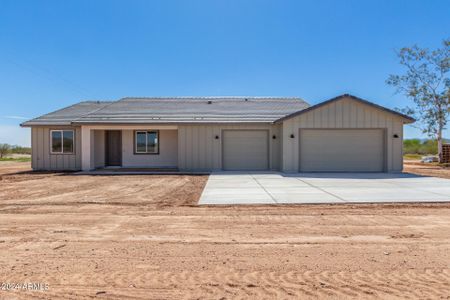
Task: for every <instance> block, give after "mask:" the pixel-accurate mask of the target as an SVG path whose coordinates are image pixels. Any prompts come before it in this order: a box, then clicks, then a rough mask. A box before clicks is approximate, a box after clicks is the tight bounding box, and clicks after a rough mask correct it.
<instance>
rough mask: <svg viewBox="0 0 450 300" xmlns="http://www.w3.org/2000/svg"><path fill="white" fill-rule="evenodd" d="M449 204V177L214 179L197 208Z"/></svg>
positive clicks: (276, 175) (229, 176) (225, 174)
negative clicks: (246, 205) (259, 205)
mask: <svg viewBox="0 0 450 300" xmlns="http://www.w3.org/2000/svg"><path fill="white" fill-rule="evenodd" d="M446 201H450V179H442V178H435V177H425V176H417V175H411V174H389V173H301V174H281V173H275V172H271V173H236V172H217V173H213V174H211V175H210V177H209V179H208V182H207V184H206V186H205V189H204V190H203V193H202V195H201V197H200V201H199V204H282V203H386V202H446Z"/></svg>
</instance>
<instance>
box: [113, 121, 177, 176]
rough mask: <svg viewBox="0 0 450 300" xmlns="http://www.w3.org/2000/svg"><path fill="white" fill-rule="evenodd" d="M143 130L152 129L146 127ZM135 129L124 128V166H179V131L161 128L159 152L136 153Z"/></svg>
mask: <svg viewBox="0 0 450 300" xmlns="http://www.w3.org/2000/svg"><path fill="white" fill-rule="evenodd" d="M142 130H152V129H145V128H143V129H142ZM134 132H135V130H122V166H123V167H151V168H176V167H177V166H178V131H177V130H159V153H158V154H136V153H134V143H135V137H134Z"/></svg>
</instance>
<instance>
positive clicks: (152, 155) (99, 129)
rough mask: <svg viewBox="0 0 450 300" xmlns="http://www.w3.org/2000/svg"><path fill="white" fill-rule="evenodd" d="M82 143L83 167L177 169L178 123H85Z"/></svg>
mask: <svg viewBox="0 0 450 300" xmlns="http://www.w3.org/2000/svg"><path fill="white" fill-rule="evenodd" d="M147 136H148V137H147ZM150 139H151V141H150ZM81 144H82V149H81V167H82V170H83V171H92V170H98V171H103V172H109V173H110V172H112V170H113V169H111V168H110V167H116V168H119V170H121V171H122V172H124V171H128V172H131V171H133V169H136V170H134V172H138V171H139V172H141V171H143V170H144V169H146V170H147V171H149V170H157V171H164V170H166V171H168V172H171V171H173V170H177V169H178V128H177V126H168V125H160V126H148V125H142V126H120V125H108V126H106V125H105V126H101V125H95V126H82V127H81ZM147 150H148V151H147ZM113 172H115V171H113Z"/></svg>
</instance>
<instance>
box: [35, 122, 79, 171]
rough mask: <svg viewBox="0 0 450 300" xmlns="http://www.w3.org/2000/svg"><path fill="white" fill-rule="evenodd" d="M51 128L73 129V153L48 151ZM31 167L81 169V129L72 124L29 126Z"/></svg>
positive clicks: (38, 168) (40, 168)
mask: <svg viewBox="0 0 450 300" xmlns="http://www.w3.org/2000/svg"><path fill="white" fill-rule="evenodd" d="M51 130H73V131H74V134H75V145H74V153H71V154H56V153H50V152H51V151H50V149H51V139H50V131H51ZM31 167H32V168H33V170H79V169H81V129H80V127H72V126H51V127H47V126H33V127H32V128H31Z"/></svg>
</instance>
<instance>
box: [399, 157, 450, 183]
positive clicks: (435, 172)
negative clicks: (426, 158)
mask: <svg viewBox="0 0 450 300" xmlns="http://www.w3.org/2000/svg"><path fill="white" fill-rule="evenodd" d="M404 171H405V172H408V173H414V174H418V175H424V176H433V177H441V178H449V179H450V168H442V167H440V166H436V165H433V164H423V163H421V162H418V161H406V162H405V164H404Z"/></svg>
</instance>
